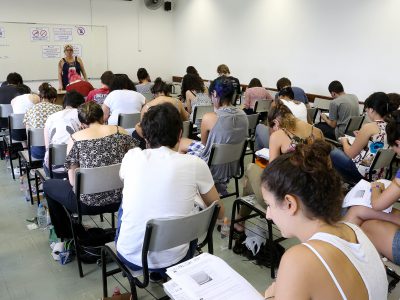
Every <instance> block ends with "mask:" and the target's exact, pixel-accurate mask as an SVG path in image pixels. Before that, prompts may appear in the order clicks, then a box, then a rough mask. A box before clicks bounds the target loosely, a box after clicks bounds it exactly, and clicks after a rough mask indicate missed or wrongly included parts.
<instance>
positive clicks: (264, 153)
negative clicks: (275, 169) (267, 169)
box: [255, 148, 269, 160]
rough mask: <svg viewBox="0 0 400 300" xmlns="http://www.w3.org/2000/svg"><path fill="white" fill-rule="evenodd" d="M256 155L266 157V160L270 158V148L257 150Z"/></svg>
mask: <svg viewBox="0 0 400 300" xmlns="http://www.w3.org/2000/svg"><path fill="white" fill-rule="evenodd" d="M255 155H256V156H258V157H261V158H264V159H266V160H269V149H268V148H263V149H261V150H258V151H256V152H255Z"/></svg>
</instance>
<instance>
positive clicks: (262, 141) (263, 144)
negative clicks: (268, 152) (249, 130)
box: [254, 124, 269, 151]
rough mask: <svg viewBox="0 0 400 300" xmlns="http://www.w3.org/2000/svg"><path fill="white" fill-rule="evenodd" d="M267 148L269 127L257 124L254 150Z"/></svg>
mask: <svg viewBox="0 0 400 300" xmlns="http://www.w3.org/2000/svg"><path fill="white" fill-rule="evenodd" d="M263 148H269V127H268V126H266V125H264V124H258V125H257V127H256V133H255V144H254V150H256V151H258V150H260V149H263Z"/></svg>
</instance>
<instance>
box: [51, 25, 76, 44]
mask: <svg viewBox="0 0 400 300" xmlns="http://www.w3.org/2000/svg"><path fill="white" fill-rule="evenodd" d="M53 34H54V40H55V41H62V42H69V41H72V28H53Z"/></svg>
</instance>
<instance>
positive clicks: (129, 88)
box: [102, 74, 145, 125]
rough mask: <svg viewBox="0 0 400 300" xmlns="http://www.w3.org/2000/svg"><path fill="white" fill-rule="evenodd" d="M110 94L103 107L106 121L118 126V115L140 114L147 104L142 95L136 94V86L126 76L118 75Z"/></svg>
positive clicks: (112, 84)
mask: <svg viewBox="0 0 400 300" xmlns="http://www.w3.org/2000/svg"><path fill="white" fill-rule="evenodd" d="M110 91H111V92H110V94H108V96H107V98H106V100H104V103H103V105H102V108H103V112H104V121H105V122H108V124H109V125H117V124H118V115H119V114H120V113H123V114H133V113H139V112H140V111H141V109H142V106H143V105H144V103H145V98H144V96H143V95H142V94H140V93H138V92H136V88H135V84H134V83H133V82H132V80H130V79H129V77H128V76H127V75H126V74H116V75H115V77H114V80H113V81H112V83H111V86H110Z"/></svg>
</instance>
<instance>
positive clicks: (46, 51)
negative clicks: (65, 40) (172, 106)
mask: <svg viewBox="0 0 400 300" xmlns="http://www.w3.org/2000/svg"><path fill="white" fill-rule="evenodd" d="M42 57H43V58H60V57H61V46H58V45H45V46H42Z"/></svg>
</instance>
